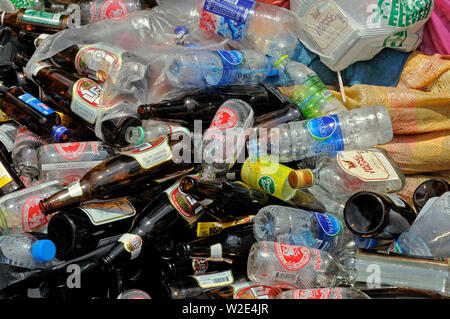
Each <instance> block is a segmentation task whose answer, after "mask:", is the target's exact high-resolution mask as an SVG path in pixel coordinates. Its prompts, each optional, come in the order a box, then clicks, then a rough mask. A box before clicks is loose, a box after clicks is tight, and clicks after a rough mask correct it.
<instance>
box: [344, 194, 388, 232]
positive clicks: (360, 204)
mask: <svg viewBox="0 0 450 319" xmlns="http://www.w3.org/2000/svg"><path fill="white" fill-rule="evenodd" d="M388 212H389V210H388V209H387V207H386V205H385V203H384V202H383V200H382V199H381V198H380V197H379V196H377V195H376V194H375V193H371V192H358V193H356V194H354V195H353V196H352V197H350V198H349V199H348V200H347V202H346V203H345V207H344V212H343V217H344V221H345V224H346V225H347V228H348V229H349V230H350V231H351V232H352V233H354V234H356V235H359V236H362V237H370V236H372V235H376V234H378V233H379V232H380V231H382V230H383V228H384V227H385V225H386V224H387V222H388V218H389V213H388Z"/></svg>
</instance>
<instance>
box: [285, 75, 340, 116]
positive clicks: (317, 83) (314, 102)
mask: <svg viewBox="0 0 450 319" xmlns="http://www.w3.org/2000/svg"><path fill="white" fill-rule="evenodd" d="M333 97H334V95H333V93H331V91H330V90H329V89H328V88H327V87H326V86H325V84H324V83H323V82H322V80H321V79H320V78H319V76H317V75H313V76H310V77H309V78H308V79H307V80H306V81H305V82H304V83H302V84H299V85H297V86H296V87H295V89H294V90H293V91H292V93H291V94H290V100H291V102H292V103H294V104H295V105H297V107H298V108H299V109H300V111H301V112H302V114H303V115H304V116H305V118H312V117H316V116H317V115H316V114H317V113H318V111H319V114H321V113H320V110H321V106H322V104H323V103H326V102H327V101H329V100H331V99H332V98H333Z"/></svg>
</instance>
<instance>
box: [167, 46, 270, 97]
mask: <svg viewBox="0 0 450 319" xmlns="http://www.w3.org/2000/svg"><path fill="white" fill-rule="evenodd" d="M272 71H273V66H272V63H271V62H270V61H269V59H268V58H267V57H266V56H265V55H264V54H262V53H260V52H258V51H252V50H241V51H233V50H228V51H206V50H192V51H181V52H175V53H172V54H171V55H170V56H169V57H168V60H167V64H166V68H165V75H166V79H167V81H168V82H169V84H170V85H171V86H173V87H176V88H181V89H192V88H205V87H210V86H222V85H232V84H234V85H251V84H258V83H261V82H263V81H264V79H265V78H266V77H267V76H269V75H270V73H271V72H272Z"/></svg>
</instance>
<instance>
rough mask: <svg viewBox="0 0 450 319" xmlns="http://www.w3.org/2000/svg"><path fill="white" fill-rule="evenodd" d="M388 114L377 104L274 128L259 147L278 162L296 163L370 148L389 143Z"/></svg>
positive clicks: (389, 125) (389, 119)
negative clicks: (306, 159) (319, 156)
mask: <svg viewBox="0 0 450 319" xmlns="http://www.w3.org/2000/svg"><path fill="white" fill-rule="evenodd" d="M392 137H393V130H392V123H391V118H390V116H389V112H388V110H387V109H386V107H385V106H382V105H377V106H371V107H364V108H360V109H354V110H351V111H346V112H342V113H339V114H335V115H330V116H325V117H319V118H314V119H312V120H305V121H298V122H289V123H285V124H282V125H279V126H277V127H276V128H274V129H272V130H271V131H270V132H269V133H268V138H267V139H266V138H263V139H260V141H259V145H260V147H261V148H263V149H267V150H268V151H269V152H270V153H271V154H273V155H278V156H279V160H280V162H292V161H298V160H301V159H304V158H308V157H314V156H318V155H321V154H329V155H331V156H333V155H336V153H337V152H339V151H344V150H352V149H359V148H368V147H373V146H375V145H379V144H385V143H388V142H389V141H391V140H392Z"/></svg>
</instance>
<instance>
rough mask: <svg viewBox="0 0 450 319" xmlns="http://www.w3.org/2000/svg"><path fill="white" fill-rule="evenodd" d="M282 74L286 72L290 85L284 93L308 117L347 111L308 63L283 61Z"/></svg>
mask: <svg viewBox="0 0 450 319" xmlns="http://www.w3.org/2000/svg"><path fill="white" fill-rule="evenodd" d="M277 68H278V69H281V71H280V77H281V75H283V74H285V75H286V77H287V79H286V81H288V82H289V83H287V85H292V86H290V87H287V88H284V89H283V90H284V92H283V93H284V94H286V95H288V96H289V99H290V100H291V102H292V103H294V104H295V105H297V107H298V108H299V109H300V111H301V112H302V114H303V116H304V117H305V118H307V119H312V118H316V117H322V116H326V115H330V114H336V113H340V112H345V111H347V109H346V108H345V106H344V105H343V104H342V103H341V102H340V101H339V100H338V99H337V98H336V97H335V96H334V95H333V93H331V91H330V90H329V89H328V88H327V87H326V86H325V84H324V83H323V82H322V80H321V79H320V78H319V76H318V75H317V74H316V73H315V72H314V71H313V70H311V69H310V68H308V67H307V66H306V65H304V64H302V63H300V62H296V61H282V62H280V64H279V65H278V66H277Z"/></svg>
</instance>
